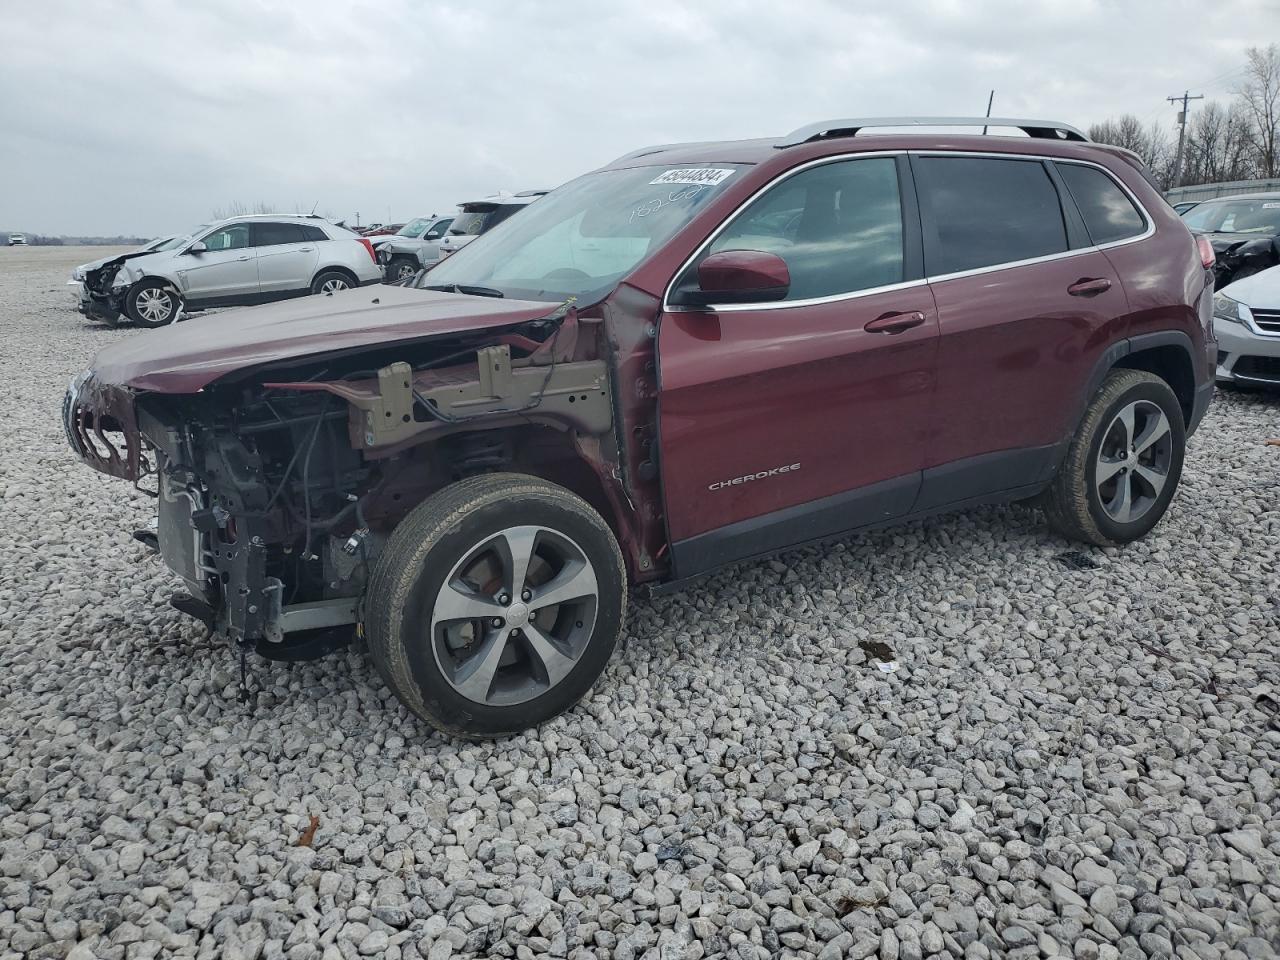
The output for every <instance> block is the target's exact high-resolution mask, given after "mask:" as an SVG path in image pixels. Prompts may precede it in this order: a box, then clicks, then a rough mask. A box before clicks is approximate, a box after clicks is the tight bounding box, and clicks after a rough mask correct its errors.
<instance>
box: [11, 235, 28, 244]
mask: <svg viewBox="0 0 1280 960" xmlns="http://www.w3.org/2000/svg"><path fill="white" fill-rule="evenodd" d="M26 245H27V238H26V236H25V235H23V234H21V233H11V234H9V246H11V247H25V246H26Z"/></svg>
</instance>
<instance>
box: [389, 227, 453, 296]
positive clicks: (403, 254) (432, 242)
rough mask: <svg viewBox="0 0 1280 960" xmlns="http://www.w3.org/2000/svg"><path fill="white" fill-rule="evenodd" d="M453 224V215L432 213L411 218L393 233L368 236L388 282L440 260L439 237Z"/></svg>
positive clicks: (405, 276)
mask: <svg viewBox="0 0 1280 960" xmlns="http://www.w3.org/2000/svg"><path fill="white" fill-rule="evenodd" d="M452 223H453V214H450V215H449V216H447V217H437V216H435V215H434V214H432V215H431V216H429V217H418V218H416V219H414V220H410V221H409V222H408V223H406V224H405V225H404V226H403V227H401V228H400V229H399V230H398V231H397V232H396V233H392V234H388V235H384V236H380V237H370V238H369V240H370V242H371V243H372V244H373V249H374V251H375V252H376V253H377V254H378V262H379V263H381V264H382V266H383V269H384V270H385V272H386V280H387V282H388V283H397V282H398V281H400V280H404V279H406V278H408V277H411V276H413V275H414V274H415V273H417V272H418V271H419V270H421V269H422V268H423V267H429V266H431V265H432V264H433V263H435V262H436V261H437V260H439V259H440V238H441V237H443V236H444V234H445V231H446V230H448V229H449V226H450V225H451V224H452Z"/></svg>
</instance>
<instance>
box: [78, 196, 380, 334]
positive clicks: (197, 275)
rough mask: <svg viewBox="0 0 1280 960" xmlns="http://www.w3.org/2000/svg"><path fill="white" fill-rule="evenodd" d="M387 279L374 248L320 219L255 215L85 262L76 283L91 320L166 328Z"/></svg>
mask: <svg viewBox="0 0 1280 960" xmlns="http://www.w3.org/2000/svg"><path fill="white" fill-rule="evenodd" d="M381 279H382V266H381V265H380V264H379V263H378V260H377V257H376V256H375V254H374V250H373V246H372V244H371V243H370V242H369V241H368V240H366V239H365V238H363V237H360V236H357V235H356V234H355V233H353V232H352V231H350V230H348V229H346V228H345V227H340V226H337V225H336V224H332V223H329V222H327V221H325V220H323V219H322V218H320V217H314V216H282V215H278V214H254V215H250V216H240V217H232V218H230V219H227V220H220V221H218V222H217V223H207V224H201V225H200V226H198V227H196V228H195V229H194V230H192V231H191V232H190V233H188V234H185V235H182V236H177V237H170V238H166V239H164V240H163V241H161V242H158V243H156V242H153V243H152V244H148V245H147V246H146V247H143V248H142V249H141V250H136V251H133V252H132V253H125V254H121V255H119V256H116V257H111V258H108V259H105V260H99V261H96V262H94V263H87V264H84V265H83V266H81V267H77V268H76V270H75V272H74V273H73V274H72V280H71V283H72V284H75V285H77V286H78V288H79V294H80V303H79V310H80V312H81V313H82V314H84V315H85V316H86V317H89V318H90V319H93V320H100V321H102V322H104V323H108V324H113V325H114V324H116V323H119V322H120V321H121V320H122V319H127V320H129V321H131V322H133V323H135V324H137V325H139V326H143V327H160V326H164V325H165V324H168V323H172V322H173V321H174V320H176V319H179V318H181V316H182V314H183V312H184V311H186V310H192V309H203V308H206V307H221V306H239V305H246V304H254V303H266V302H268V301H271V300H285V299H288V298H290V297H298V296H303V295H305V294H309V293H333V292H335V291H338V290H346V289H348V288H351V287H358V286H364V285H366V284H370V283H377V282H378V281H380V280H381Z"/></svg>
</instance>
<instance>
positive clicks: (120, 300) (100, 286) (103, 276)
mask: <svg viewBox="0 0 1280 960" xmlns="http://www.w3.org/2000/svg"><path fill="white" fill-rule="evenodd" d="M150 253H151V251H148V250H140V251H137V252H135V253H126V254H123V255H121V256H119V257H114V258H112V259H110V260H107V261H105V262H102V263H99V264H94V265H91V266H90V267H89V268H88V269H84V268H81V269H80V270H77V271H76V274H75V276H74V277H73V279H72V280H71V281H70V282H71V283H72V284H73V285H77V286H78V288H79V291H78V292H79V297H80V299H79V304H78V305H77V309H78V310H79V311H80V313H82V314H83V315H84V316H86V317H88V318H89V319H90V320H97V321H100V322H102V323H106V324H110V325H113V326H114V325H115V324H116V323H118V322H119V320H120V317H121V316H122V315H123V314H124V313H125V298H126V297H127V296H128V295H129V288H130V287H131V286H132V285H133V284H134V282H135V281H136V280H137V279H139V277H140V276H141V273H138V272H135V270H134V269H133V268H132V267H131V266H130V265H129V262H128V261H130V260H132V259H134V258H136V257H145V256H148V255H149V254H150Z"/></svg>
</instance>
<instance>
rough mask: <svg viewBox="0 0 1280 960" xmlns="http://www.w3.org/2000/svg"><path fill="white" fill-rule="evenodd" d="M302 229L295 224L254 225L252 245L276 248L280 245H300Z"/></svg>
mask: <svg viewBox="0 0 1280 960" xmlns="http://www.w3.org/2000/svg"><path fill="white" fill-rule="evenodd" d="M303 239H304V238H303V236H302V228H301V227H300V226H298V225H297V224H296V223H269V222H268V223H255V224H254V225H253V245H254V246H255V247H276V246H279V245H280V244H282V243H302V241H303Z"/></svg>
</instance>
